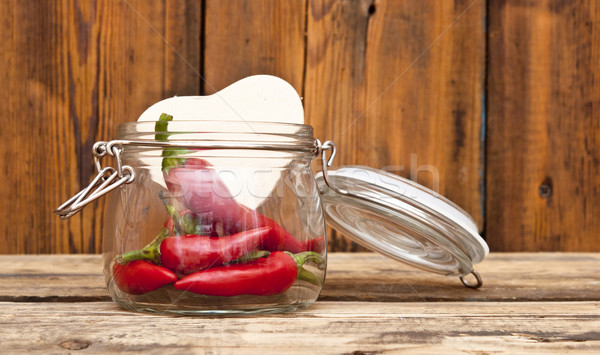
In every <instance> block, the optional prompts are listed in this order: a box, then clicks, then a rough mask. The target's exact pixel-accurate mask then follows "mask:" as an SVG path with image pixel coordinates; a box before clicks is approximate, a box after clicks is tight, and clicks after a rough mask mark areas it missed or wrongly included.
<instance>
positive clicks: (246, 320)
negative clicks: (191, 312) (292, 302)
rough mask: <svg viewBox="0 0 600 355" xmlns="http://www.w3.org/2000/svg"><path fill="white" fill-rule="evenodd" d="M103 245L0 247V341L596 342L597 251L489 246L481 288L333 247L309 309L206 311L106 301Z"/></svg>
mask: <svg viewBox="0 0 600 355" xmlns="http://www.w3.org/2000/svg"><path fill="white" fill-rule="evenodd" d="M101 264H102V262H101V257H100V256H99V255H41V256H23V255H4V256H0V270H1V271H0V280H2V282H1V283H0V301H1V302H0V308H1V310H0V329H1V330H0V334H2V335H1V336H0V351H1V352H3V353H14V352H28V353H31V352H33V353H61V352H70V353H75V352H77V351H81V352H85V353H101V352H114V351H119V352H125V353H128V352H137V351H144V352H147V353H157V354H158V353H160V354H164V353H181V352H183V351H186V352H189V351H192V352H196V353H210V354H227V353H236V354H247V353H251V354H252V353H260V354H269V353H282V352H285V353H304V354H312V353H315V354H316V353H319V354H379V353H396V352H403V353H404V352H407V353H425V354H428V353H435V352H441V351H443V352H445V353H468V354H484V353H508V354H514V353H525V352H527V353H538V352H557V353H558V352H564V351H567V350H574V351H578V352H589V353H599V352H600V254H598V253H520V254H517V253H514V254H512V253H511V254H500V253H496V254H491V255H489V257H487V258H486V259H485V260H484V261H483V262H482V263H481V264H480V265H478V266H477V270H478V271H479V272H480V273H481V275H482V277H483V279H484V285H483V287H482V288H481V289H479V290H471V289H467V288H465V287H463V286H462V285H461V283H460V281H459V280H458V278H454V277H443V276H439V275H430V274H428V273H425V272H423V271H420V270H417V269H413V268H410V267H408V266H404V265H402V264H400V263H398V262H394V261H391V260H389V259H386V258H384V257H382V256H380V255H377V254H372V253H356V254H346V253H333V254H330V255H329V264H328V272H327V281H326V284H325V287H324V289H323V292H322V294H321V297H320V299H319V301H318V302H317V303H315V304H314V305H313V306H311V307H309V308H308V309H305V310H301V311H297V312H292V313H285V314H274V315H261V316H247V317H228V318H207V317H171V316H158V315H147V314H138V313H133V312H129V311H125V310H122V309H120V308H119V307H118V306H117V305H116V304H114V303H112V302H111V300H110V298H109V296H108V293H107V291H106V288H105V285H104V279H103V276H102V273H101V271H102V265H101Z"/></svg>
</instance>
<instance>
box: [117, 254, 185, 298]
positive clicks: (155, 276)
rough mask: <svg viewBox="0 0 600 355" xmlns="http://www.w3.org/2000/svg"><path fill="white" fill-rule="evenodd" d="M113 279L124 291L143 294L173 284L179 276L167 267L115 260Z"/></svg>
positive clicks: (140, 261) (142, 261) (139, 261)
mask: <svg viewBox="0 0 600 355" xmlns="http://www.w3.org/2000/svg"><path fill="white" fill-rule="evenodd" d="M113 280H114V282H115V284H116V285H117V287H118V288H119V289H121V290H122V291H123V292H126V293H129V294H132V295H141V294H143V293H147V292H150V291H154V290H157V289H159V288H161V287H163V286H165V285H168V284H172V283H173V282H175V281H177V276H175V274H174V273H173V272H172V271H171V270H169V269H167V268H165V267H162V266H158V265H154V264H152V263H150V262H148V261H146V260H135V261H132V262H130V263H127V264H124V265H121V264H119V263H118V262H115V264H114V266H113Z"/></svg>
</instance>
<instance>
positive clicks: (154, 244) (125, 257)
mask: <svg viewBox="0 0 600 355" xmlns="http://www.w3.org/2000/svg"><path fill="white" fill-rule="evenodd" d="M168 236H169V231H168V230H167V229H166V228H163V229H162V230H161V231H160V233H159V234H158V235H157V236H156V237H155V238H154V239H153V240H152V241H151V242H150V243H148V245H146V246H145V247H143V248H142V249H138V250H130V251H128V252H125V253H123V254H121V255H119V256H117V258H116V261H117V262H118V263H119V264H121V265H124V264H127V263H128V262H131V261H134V260H149V261H152V262H153V263H155V264H160V243H162V241H163V240H165V238H166V237H168Z"/></svg>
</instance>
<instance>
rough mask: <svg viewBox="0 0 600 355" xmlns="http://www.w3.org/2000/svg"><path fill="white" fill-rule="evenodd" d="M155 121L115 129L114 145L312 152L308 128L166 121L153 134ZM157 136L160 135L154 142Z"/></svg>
mask: <svg viewBox="0 0 600 355" xmlns="http://www.w3.org/2000/svg"><path fill="white" fill-rule="evenodd" d="M155 125H156V121H144V122H128V123H124V124H121V125H120V126H119V128H118V134H117V137H118V139H117V141H116V142H115V144H121V145H128V146H130V147H135V146H138V147H148V148H164V147H182V148H183V147H185V148H205V149H250V150H272V151H277V150H281V151H299V152H305V153H310V154H312V155H314V154H315V152H316V139H315V138H314V137H313V128H312V126H310V125H305V124H294V123H281V122H257V121H221V120H218V121H217V120H214V121H211V120H178V121H169V122H168V125H167V127H166V130H161V131H156V129H155ZM158 135H162V137H161V139H158V137H157V136H158Z"/></svg>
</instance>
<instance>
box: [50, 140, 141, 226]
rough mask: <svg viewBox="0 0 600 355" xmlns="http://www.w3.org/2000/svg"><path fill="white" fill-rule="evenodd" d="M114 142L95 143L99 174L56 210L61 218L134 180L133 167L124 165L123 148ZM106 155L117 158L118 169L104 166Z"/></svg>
mask: <svg viewBox="0 0 600 355" xmlns="http://www.w3.org/2000/svg"><path fill="white" fill-rule="evenodd" d="M112 143H113V142H102V141H100V142H96V143H95V144H94V146H93V148H92V153H93V155H94V164H95V165H96V170H97V171H98V175H96V177H94V179H93V180H92V182H91V183H90V184H89V185H88V186H87V187H85V188H84V189H83V190H81V191H79V192H78V193H77V194H76V195H75V196H73V197H71V198H70V199H68V200H67V201H66V202H65V203H63V204H62V205H60V206H59V207H58V208H57V209H56V210H55V211H54V213H55V214H57V215H58V216H59V217H60V218H61V219H68V218H70V217H71V216H73V215H74V214H76V213H77V212H79V211H80V210H81V209H82V208H83V207H85V206H86V205H87V204H89V203H90V202H93V201H95V200H96V199H98V198H100V197H102V196H104V195H106V194H107V193H109V192H111V191H113V190H114V189H116V188H118V187H119V186H121V185H123V184H130V183H132V182H133V180H134V179H135V172H134V170H133V168H132V167H130V166H129V165H123V163H122V161H121V150H122V149H123V148H122V147H120V146H119V145H115V144H112ZM106 155H110V156H113V157H114V158H115V160H116V162H117V168H116V169H115V168H113V167H110V166H107V167H105V168H103V167H102V164H101V163H100V160H101V159H102V158H103V157H104V156H106Z"/></svg>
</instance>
